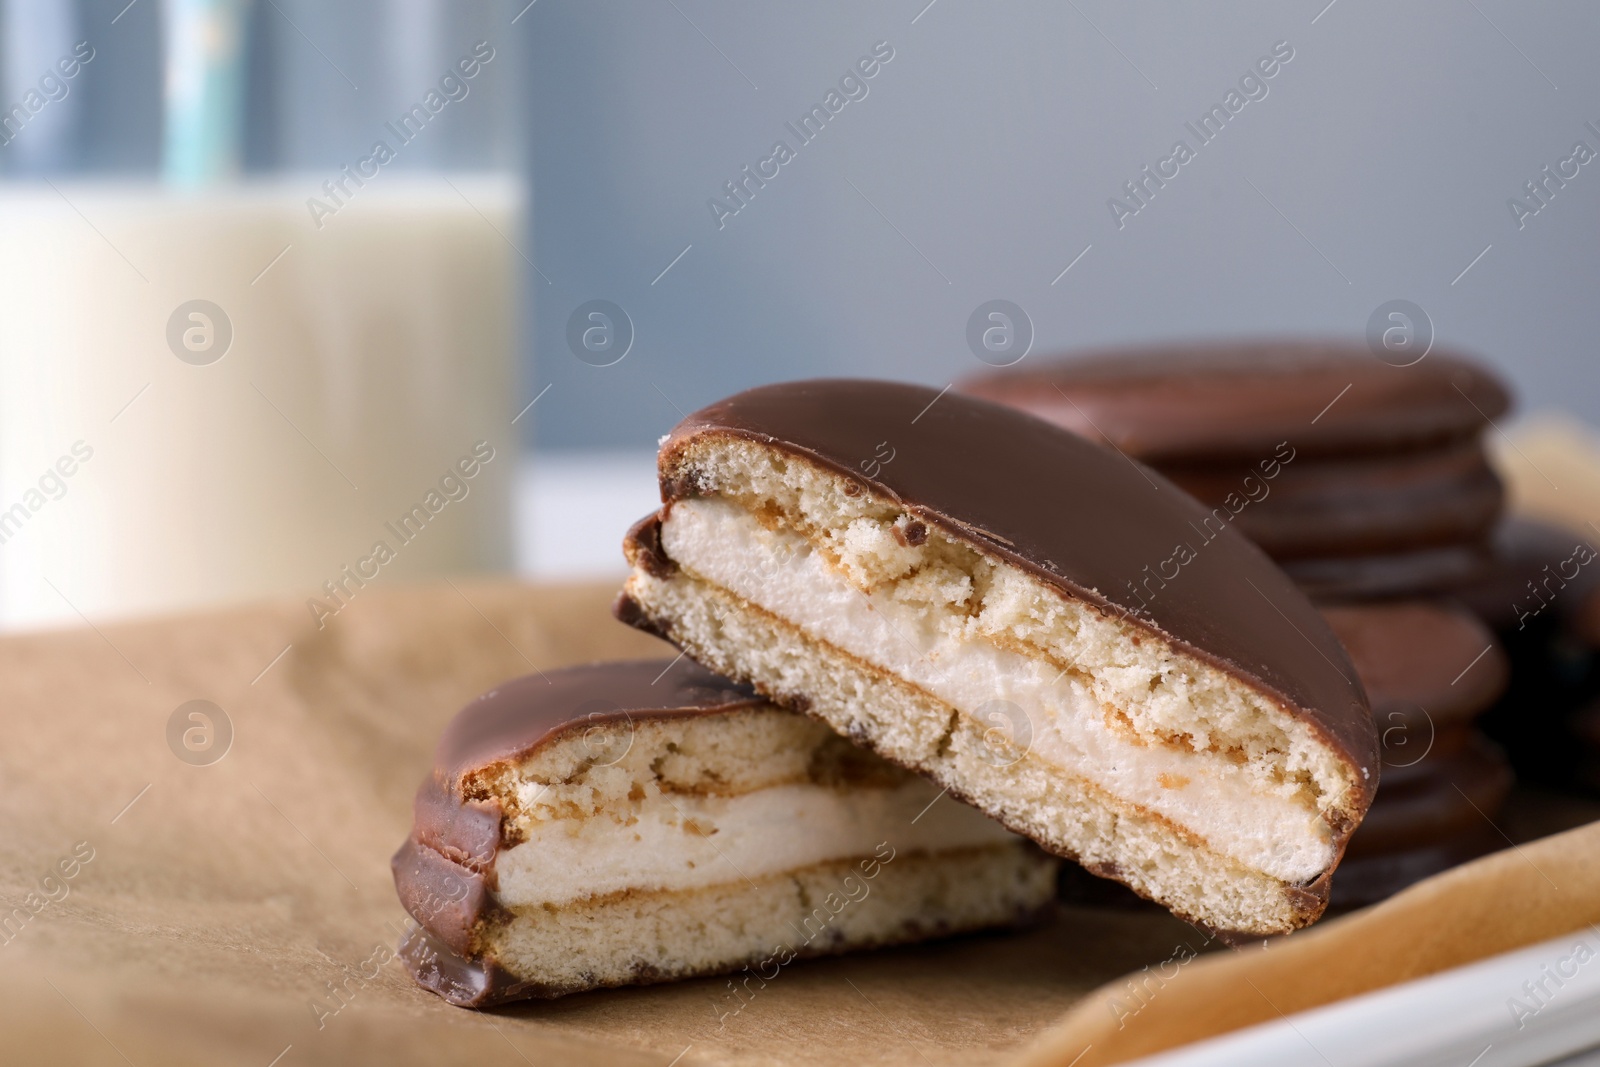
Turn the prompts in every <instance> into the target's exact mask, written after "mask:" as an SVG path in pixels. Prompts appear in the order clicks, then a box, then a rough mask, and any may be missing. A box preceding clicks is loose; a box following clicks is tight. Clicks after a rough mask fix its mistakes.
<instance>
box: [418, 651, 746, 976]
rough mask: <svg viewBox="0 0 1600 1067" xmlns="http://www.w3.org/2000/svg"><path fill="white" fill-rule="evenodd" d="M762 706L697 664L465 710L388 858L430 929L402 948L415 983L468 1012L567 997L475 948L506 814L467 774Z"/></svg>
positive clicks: (630, 672) (587, 672)
mask: <svg viewBox="0 0 1600 1067" xmlns="http://www.w3.org/2000/svg"><path fill="white" fill-rule="evenodd" d="M669 667H670V668H671V669H670V670H669V669H668V668H669ZM763 703H765V701H763V700H762V699H761V698H760V697H758V696H756V695H755V693H754V692H753V691H752V690H751V689H750V688H749V687H747V686H740V685H735V684H734V683H733V682H730V681H728V680H727V679H726V678H722V677H719V676H718V675H715V674H712V673H711V672H710V671H708V670H706V669H705V668H703V667H701V666H699V665H698V664H696V663H694V662H693V661H692V660H688V659H684V660H683V661H682V662H679V663H677V664H676V665H675V666H674V665H673V661H672V660H665V659H662V660H634V661H627V662H620V663H596V664H590V665H588V666H582V667H569V668H566V669H564V670H556V671H549V672H547V673H545V674H536V675H528V676H526V677H523V678H517V679H515V680H513V681H510V682H506V683H505V684H503V685H500V686H497V687H496V688H494V689H492V690H490V691H489V692H487V693H485V694H483V695H482V696H480V697H478V698H477V699H475V700H473V701H472V702H471V703H470V704H468V705H467V706H466V707H464V708H462V709H461V711H460V713H458V714H457V715H456V717H455V718H454V719H453V720H451V722H450V725H449V726H447V727H446V728H445V732H444V735H443V737H441V738H440V740H439V745H438V748H437V750H436V752H435V756H434V768H433V772H432V773H431V774H430V775H429V776H428V779H427V780H426V781H425V782H423V784H422V787H421V788H420V789H418V790H417V796H416V801H415V803H414V805H413V812H414V822H413V825H412V831H411V836H410V838H408V839H407V840H406V842H405V844H403V845H401V846H400V849H399V851H398V852H396V853H395V854H394V858H393V859H392V860H391V861H390V867H391V868H392V870H393V872H394V882H395V889H396V890H397V891H398V893H399V895H400V902H401V904H403V905H404V906H405V909H406V911H408V912H409V913H410V914H411V917H412V918H413V919H415V920H416V921H417V923H418V924H419V925H420V929H419V930H417V931H415V932H413V934H412V935H411V936H409V937H407V938H406V940H405V941H404V942H403V943H402V944H401V947H400V955H401V958H402V959H403V960H404V961H405V963H406V966H407V967H408V968H409V969H410V971H411V973H412V976H413V977H415V978H416V979H417V981H418V982H419V983H420V984H422V985H423V986H425V987H426V988H428V989H431V990H433V991H434V992H436V993H438V994H439V995H440V996H442V997H444V998H445V999H446V1000H448V1001H450V1002H451V1003H452V1004H459V1005H462V1006H463V1007H483V1006H486V1005H489V1004H494V1003H499V1002H501V1001H504V1000H511V999H515V998H518V997H530V996H552V995H555V994H557V993H559V992H561V991H560V990H554V991H552V990H543V989H541V988H540V987H538V986H536V985H533V984H530V983H526V982H518V981H517V980H516V979H515V978H513V977H512V976H511V975H510V974H509V973H508V972H506V970H505V969H504V968H503V967H501V966H500V965H499V963H498V962H497V961H496V960H495V959H494V958H493V957H492V955H489V954H487V953H485V952H484V951H482V947H481V946H480V945H478V944H477V943H476V934H477V931H478V928H479V926H480V925H481V924H482V922H483V921H484V920H485V919H486V918H490V917H492V916H493V914H494V910H495V907H496V905H495V903H494V889H495V884H496V883H495V869H494V863H495V858H496V857H497V856H498V855H499V852H500V848H501V845H502V844H503V835H502V820H503V812H502V810H501V807H500V803H499V801H498V800H495V799H477V798H472V797H469V796H467V795H466V793H465V789H464V780H465V779H466V777H467V776H469V775H470V774H472V773H473V772H474V771H480V770H483V769H484V768H486V767H490V766H492V765H494V764H497V763H504V762H514V761H518V760H522V759H525V758H527V757H528V756H531V755H533V754H534V753H535V752H536V751H537V750H538V749H539V748H541V747H543V746H545V745H547V744H551V743H553V742H555V741H557V740H559V739H561V738H563V737H566V736H569V735H570V734H572V733H574V732H576V733H580V734H581V733H583V732H584V731H587V730H590V729H593V728H594V727H596V726H607V725H613V724H616V723H618V722H631V721H637V720H641V719H659V718H679V717H684V716H698V715H713V714H719V713H724V712H729V711H735V710H738V709H740V708H746V707H753V706H756V705H759V704H763Z"/></svg>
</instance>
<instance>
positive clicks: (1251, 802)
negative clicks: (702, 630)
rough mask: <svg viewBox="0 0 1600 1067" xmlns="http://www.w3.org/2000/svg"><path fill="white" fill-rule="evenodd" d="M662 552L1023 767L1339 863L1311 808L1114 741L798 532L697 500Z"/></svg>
mask: <svg viewBox="0 0 1600 1067" xmlns="http://www.w3.org/2000/svg"><path fill="white" fill-rule="evenodd" d="M661 542H662V546H663V547H664V548H665V549H666V553H667V555H668V557H670V558H671V559H673V560H674V561H676V562H677V563H679V564H681V565H682V566H683V567H685V568H686V569H687V570H688V571H690V572H692V573H693V574H695V575H698V576H699V577H701V578H703V579H705V580H707V581H710V582H712V583H714V584H716V585H719V586H722V587H723V588H725V589H727V590H729V591H730V592H732V593H734V594H736V595H737V596H739V597H740V598H742V599H744V600H746V601H748V602H749V603H751V604H754V605H756V606H758V607H760V608H763V609H765V610H767V611H769V612H771V613H772V614H774V615H776V616H778V617H779V618H781V619H784V620H786V621H788V622H789V623H791V624H793V625H795V626H797V627H799V628H800V629H801V630H803V631H805V632H806V633H807V634H809V635H811V636H812V637H814V638H818V639H820V640H822V641H826V642H827V643H829V644H831V645H833V646H834V647H836V648H838V649H841V650H842V651H844V652H847V653H849V654H850V655H852V656H855V657H857V658H859V659H861V660H864V661H866V662H867V663H870V664H873V665H874V666H876V667H879V668H881V669H883V670H886V671H888V672H890V673H892V674H895V675H898V676H900V677H901V678H904V679H906V680H907V681H910V682H911V683H913V684H914V685H917V686H919V687H920V688H922V689H924V690H926V691H927V692H929V693H931V694H933V695H934V696H935V697H937V698H938V699H940V700H942V701H944V702H945V703H947V704H949V705H951V706H952V707H954V708H955V709H956V710H957V711H959V712H962V713H964V714H966V715H969V716H974V717H975V718H976V719H977V721H979V722H980V723H981V724H982V725H983V726H984V727H985V728H986V729H989V728H993V727H998V728H999V729H1000V730H1001V732H1002V734H1004V735H1008V736H1014V735H1015V733H1016V730H1017V728H1018V727H1020V728H1021V731H1022V733H1023V734H1024V735H1029V734H1031V737H1025V740H1027V742H1028V748H1029V752H1028V756H1027V757H1025V758H1031V759H1038V760H1042V761H1044V762H1045V763H1046V764H1047V765H1051V766H1054V767H1056V768H1059V769H1060V770H1061V771H1062V772H1064V773H1066V774H1068V775H1071V776H1074V777H1078V778H1082V779H1086V780H1088V781H1089V782H1091V783H1093V784H1094V785H1096V786H1098V787H1099V788H1101V789H1103V790H1105V791H1106V792H1107V793H1110V794H1111V795H1112V796H1114V797H1118V798H1121V799H1123V800H1126V801H1129V802H1131V803H1133V804H1137V805H1139V806H1140V807H1142V808H1144V809H1146V810H1148V811H1151V812H1154V813H1156V814H1159V815H1160V816H1162V817H1163V818H1165V819H1167V820H1169V821H1171V822H1172V823H1174V824H1176V825H1178V826H1180V827H1182V828H1184V829H1186V830H1188V831H1190V832H1191V833H1193V834H1195V835H1196V836H1198V837H1200V838H1202V839H1204V840H1205V841H1206V842H1207V843H1208V844H1209V845H1210V846H1211V847H1212V848H1213V849H1215V850H1216V851H1218V852H1220V853H1222V854H1223V855H1225V856H1228V857H1230V858H1232V859H1234V860H1236V861H1238V862H1239V863H1242V864H1244V865H1245V866H1247V867H1251V868H1254V869H1256V870H1259V871H1263V872H1265V873H1266V874H1269V875H1271V876H1272V877H1274V878H1278V879H1281V880H1284V881H1290V882H1293V881H1304V880H1306V879H1309V878H1312V877H1315V876H1316V875H1318V874H1320V873H1321V872H1322V871H1323V870H1324V869H1325V868H1326V867H1327V865H1328V863H1329V862H1330V861H1331V860H1332V858H1333V847H1332V844H1331V841H1330V835H1329V831H1328V828H1327V825H1326V823H1324V822H1323V821H1322V819H1321V818H1320V816H1319V814H1318V813H1317V812H1316V811H1315V810H1313V809H1311V808H1309V807H1308V806H1306V805H1305V804H1303V803H1300V802H1297V801H1296V800H1295V799H1293V798H1292V797H1288V796H1282V795H1275V794H1270V793H1263V792H1259V791H1257V789H1256V788H1254V787H1252V785H1251V783H1250V782H1249V781H1248V780H1247V779H1246V777H1245V776H1244V774H1243V773H1242V772H1241V771H1240V768H1238V767H1237V766H1235V765H1234V764H1233V763H1231V762H1229V761H1227V760H1225V759H1222V758H1218V757H1214V756H1207V755H1204V754H1201V753H1196V752H1192V751H1189V750H1186V749H1179V748H1173V747H1167V746H1160V745H1144V744H1138V743H1135V742H1134V741H1132V740H1130V739H1129V738H1127V737H1124V736H1122V735H1120V734H1118V733H1116V732H1114V731H1112V730H1111V729H1110V728H1109V727H1108V726H1107V724H1106V722H1105V718H1104V716H1103V715H1102V713H1101V709H1100V708H1099V706H1098V705H1097V703H1096V701H1095V700H1094V699H1093V697H1092V695H1091V694H1090V693H1089V691H1088V690H1087V689H1086V688H1085V687H1084V685H1083V684H1082V683H1081V682H1079V681H1077V680H1076V679H1073V678H1070V677H1063V676H1062V673H1061V671H1060V670H1059V669H1058V668H1057V667H1055V666H1053V665H1052V664H1051V663H1049V662H1048V661H1047V660H1045V659H1043V658H1042V657H1033V656H1026V655H1023V654H1021V653H1018V652H1014V651H1011V650H1008V649H1003V648H1000V647H998V646H996V645H994V644H992V643H991V642H989V641H987V640H983V639H981V638H980V639H975V640H974V639H967V638H964V637H952V636H950V635H948V634H946V633H944V632H942V631H941V630H940V628H939V626H938V622H939V621H940V619H941V618H942V617H943V614H942V612H941V611H938V610H936V609H929V608H925V607H921V606H917V605H910V604H904V603H901V602H898V601H896V600H894V599H892V598H891V597H889V596H887V595H885V594H883V593H879V592H875V593H873V594H871V595H863V594H862V593H861V591H860V590H858V589H857V588H855V587H854V586H852V585H850V584H849V582H848V581H846V579H845V577H844V576H843V575H842V574H841V573H839V572H838V570H837V569H835V568H834V567H833V566H832V565H830V564H829V563H828V561H827V560H826V559H825V558H824V556H823V555H822V554H821V553H819V552H817V551H815V550H814V549H813V547H812V545H811V543H810V542H809V541H808V540H806V539H805V538H803V537H801V536H800V535H799V534H796V533H794V532H792V531H789V530H769V529H767V528H765V527H764V526H762V525H761V524H760V522H758V521H757V519H756V518H755V516H753V515H751V514H750V513H749V512H748V511H746V510H744V509H743V508H741V507H738V506H737V505H735V504H733V503H730V502H728V501H726V500H720V499H717V498H699V499H693V500H682V501H678V502H676V503H674V504H673V506H672V508H671V510H670V511H669V513H668V516H667V518H666V521H665V522H664V523H663V524H662V530H661ZM996 700H1003V701H1008V702H1010V703H1011V704H1013V705H1016V707H1018V708H1020V709H1021V711H1022V713H1023V715H1024V716H1025V720H1026V721H1025V722H1024V723H1020V724H1008V723H1007V722H1006V721H1005V720H1004V719H996V718H994V717H992V716H993V714H994V709H995V705H994V703H993V702H994V701H996ZM975 713H976V714H975Z"/></svg>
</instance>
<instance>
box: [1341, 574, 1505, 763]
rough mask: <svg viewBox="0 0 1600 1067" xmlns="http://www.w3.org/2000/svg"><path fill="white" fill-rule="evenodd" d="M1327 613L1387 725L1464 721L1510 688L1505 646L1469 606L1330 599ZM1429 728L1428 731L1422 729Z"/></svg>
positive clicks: (1382, 725) (1378, 716)
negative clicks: (1421, 717)
mask: <svg viewBox="0 0 1600 1067" xmlns="http://www.w3.org/2000/svg"><path fill="white" fill-rule="evenodd" d="M1322 614H1323V617H1324V618H1326V619H1327V620H1328V624H1329V625H1330V626H1332V627H1333V632H1334V633H1335V634H1337V635H1338V636H1339V640H1340V641H1341V642H1343V644H1344V647H1345V651H1346V652H1348V653H1349V654H1350V660H1351V662H1352V663H1354V664H1355V667H1356V672H1357V673H1358V674H1360V675H1361V684H1362V685H1364V686H1365V687H1366V690H1367V697H1368V699H1369V700H1370V701H1371V703H1372V718H1373V721H1374V722H1376V723H1377V724H1378V728H1379V729H1380V730H1383V729H1385V728H1387V727H1388V726H1389V725H1391V724H1392V723H1394V722H1403V723H1404V724H1405V725H1406V726H1407V728H1408V729H1409V728H1411V727H1414V726H1422V725H1424V724H1423V723H1418V722H1416V721H1414V720H1415V718H1416V714H1417V711H1418V709H1421V710H1422V711H1424V712H1425V713H1426V721H1427V722H1428V723H1431V724H1432V725H1433V726H1435V727H1439V728H1445V727H1452V726H1458V725H1463V724H1465V723H1467V722H1469V721H1471V719H1472V718H1473V716H1475V715H1477V714H1478V713H1479V712H1481V711H1484V710H1485V709H1486V708H1488V707H1489V705H1490V704H1493V703H1494V702H1495V700H1496V699H1498V698H1499V696H1500V694H1501V693H1503V692H1505V688H1506V683H1507V682H1508V681H1509V679H1510V674H1511V671H1510V665H1509V664H1508V663H1507V661H1506V654H1505V650H1504V649H1502V648H1501V647H1500V642H1499V641H1498V640H1496V639H1495V636H1494V634H1493V633H1492V632H1490V630H1489V628H1488V627H1487V626H1485V625H1483V623H1481V622H1479V621H1478V619H1477V617H1476V616H1474V615H1473V614H1472V613H1471V612H1469V611H1467V610H1466V609H1465V608H1461V607H1457V606H1454V605H1450V604H1443V603H1430V602H1427V601H1400V602H1396V603H1379V604H1360V605H1344V606H1331V605H1330V606H1328V607H1324V608H1323V609H1322ZM1424 732H1425V731H1424Z"/></svg>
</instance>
